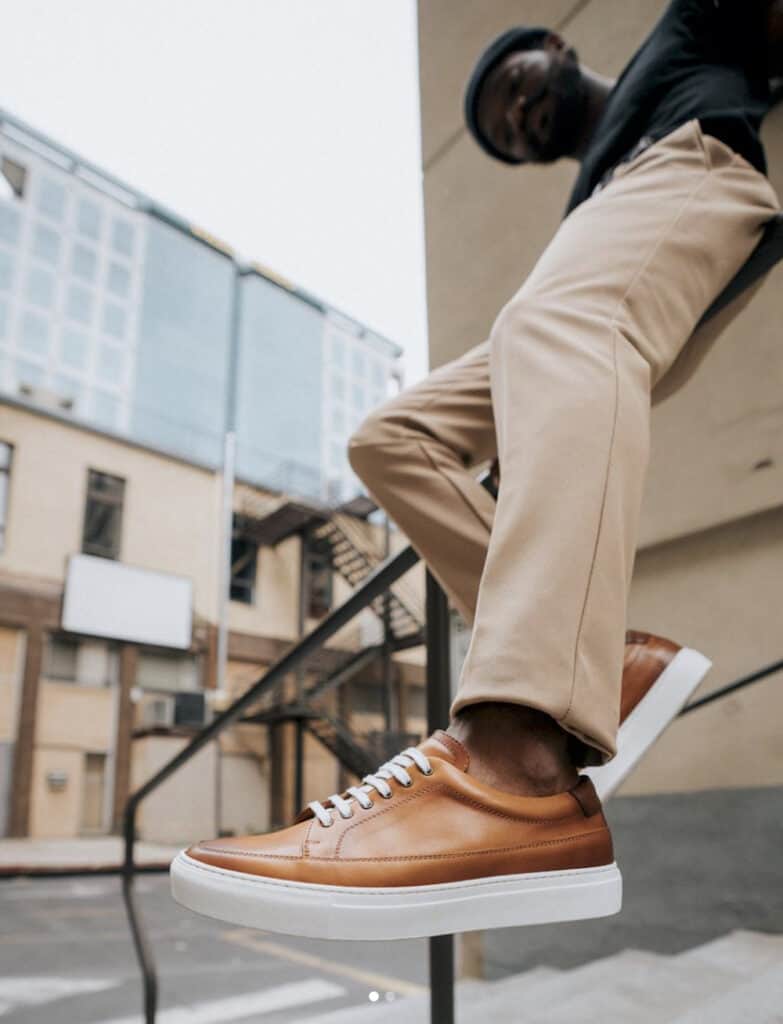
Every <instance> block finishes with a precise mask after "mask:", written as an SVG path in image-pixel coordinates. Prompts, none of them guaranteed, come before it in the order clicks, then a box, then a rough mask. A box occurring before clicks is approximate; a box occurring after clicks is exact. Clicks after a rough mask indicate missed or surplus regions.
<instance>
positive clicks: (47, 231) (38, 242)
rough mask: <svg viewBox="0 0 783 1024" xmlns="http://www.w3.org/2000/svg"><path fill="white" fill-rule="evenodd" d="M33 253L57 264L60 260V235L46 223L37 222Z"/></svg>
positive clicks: (54, 264)
mask: <svg viewBox="0 0 783 1024" xmlns="http://www.w3.org/2000/svg"><path fill="white" fill-rule="evenodd" d="M33 255H34V256H36V257H37V258H38V259H39V260H43V261H44V262H45V263H49V264H51V265H52V266H56V265H57V264H58V263H59V262H60V236H59V234H58V233H57V232H56V231H54V230H53V229H52V228H48V227H47V226H46V225H45V224H36V225H35V230H34V231H33Z"/></svg>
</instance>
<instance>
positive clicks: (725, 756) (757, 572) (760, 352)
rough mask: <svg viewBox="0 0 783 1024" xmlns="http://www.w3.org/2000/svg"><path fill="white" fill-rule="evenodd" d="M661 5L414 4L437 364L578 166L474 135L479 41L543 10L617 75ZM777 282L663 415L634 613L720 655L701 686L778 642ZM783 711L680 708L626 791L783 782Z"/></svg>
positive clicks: (506, 294) (541, 230)
mask: <svg viewBox="0 0 783 1024" xmlns="http://www.w3.org/2000/svg"><path fill="white" fill-rule="evenodd" d="M664 7H665V0H639V2H636V3H632V4H629V3H627V2H625V0H586V2H584V0H582V2H571V0H563V2H560V0H547V2H543V0H517V2H514V3H512V2H510V0H486V2H485V3H482V4H475V3H470V2H469V0H422V2H420V3H419V47H420V78H421V110H422V152H423V164H424V198H425V224H426V235H427V290H428V303H429V337H430V359H431V364H432V365H433V366H437V365H440V364H442V363H444V362H446V361H448V360H450V359H453V358H455V357H457V356H458V355H460V354H462V353H463V352H465V351H466V350H467V349H469V348H471V347H472V346H473V345H476V344H478V343H479V342H481V341H483V340H484V339H485V338H486V337H487V335H488V333H489V330H490V328H491V326H492V323H493V321H494V318H495V316H496V315H497V313H498V312H499V310H500V308H501V307H502V306H503V304H504V303H505V302H506V301H507V300H508V299H509V298H510V297H511V295H512V294H513V293H514V292H515V291H516V290H517V289H518V288H519V286H520V285H521V283H522V282H523V281H524V279H525V276H526V274H527V273H528V272H529V270H530V269H531V268H532V267H533V265H534V264H535V261H536V259H537V258H538V255H539V253H540V252H541V251H542V249H543V248H544V246H545V245H546V244H547V242H548V241H549V239H550V238H551V237H552V235H553V233H554V232H555V231H556V230H557V226H558V224H559V222H560V219H561V217H562V212H563V209H564V206H565V203H566V200H567V196H568V192H569V189H570V186H571V183H572V181H573V178H574V176H575V173H576V164H575V163H573V162H561V163H559V164H556V165H555V166H553V167H539V168H536V167H530V168H510V167H506V166H504V165H501V164H499V163H497V162H496V161H492V160H490V159H489V158H488V157H486V156H485V155H484V154H483V153H482V151H481V150H479V148H478V147H477V146H476V144H475V143H474V142H473V141H472V139H471V138H469V137H468V135H467V134H466V132H465V129H464V126H463V122H462V90H463V87H464V83H465V81H466V79H467V77H468V75H469V73H470V70H471V68H472V66H473V64H474V61H475V59H476V57H477V55H478V54H479V52H480V51H481V50H482V48H483V47H484V45H485V44H486V43H487V42H489V40H490V39H491V38H492V37H493V36H494V35H495V34H496V33H497V32H499V31H501V30H503V29H505V28H508V27H510V26H511V25H514V24H534V25H535V24H544V25H549V26H551V27H554V28H557V29H558V30H559V31H561V33H562V34H563V35H564V36H565V37H566V39H567V40H568V41H569V42H571V43H573V45H575V47H576V48H577V50H578V52H579V54H580V57H581V59H582V60H583V61H584V62H585V63H586V64H588V65H590V66H592V67H594V68H595V69H596V70H598V71H602V72H604V73H606V74H612V75H614V74H617V73H618V72H619V71H620V70H621V69H622V67H623V66H624V64H625V62H626V61H627V59H628V58H629V57H630V55H631V53H632V52H633V50H634V49H635V47H636V46H638V45H639V43H640V42H641V40H642V39H643V37H644V36H645V34H646V33H647V32H648V31H649V29H650V28H651V27H652V25H653V24H654V23H655V21H656V20H657V18H658V16H659V15H660V13H661V12H662V10H663V9H664ZM764 142H765V145H766V149H767V155H768V158H769V164H770V172H771V175H770V176H771V179H772V183H773V185H775V187H776V188H777V191H778V194H779V195H780V194H783V109H781V108H778V109H777V110H775V111H773V112H772V114H771V115H770V116H769V118H768V119H767V122H766V125H765V131H764ZM781 281H783V269H778V270H776V271H775V272H774V273H773V275H771V277H770V279H769V280H768V281H767V283H766V284H765V285H764V286H763V288H762V289H761V290H760V292H759V293H758V294H757V295H756V296H755V297H754V299H753V302H752V303H751V304H750V305H749V307H748V308H747V310H746V311H745V312H743V313H742V314H741V316H739V317H738V318H737V319H736V320H735V321H734V323H733V324H732V325H731V326H730V328H729V329H728V330H726V331H725V333H724V334H723V335H722V337H721V338H720V340H719V341H718V343H717V344H716V346H715V347H714V349H713V350H712V352H711V353H710V355H709V356H708V357H707V359H706V361H705V363H704V365H703V366H702V367H701V369H700V370H699V372H698V374H697V375H696V376H695V377H694V378H693V380H692V381H691V382H690V383H689V384H688V385H687V386H686V387H685V388H684V389H683V390H682V391H681V392H679V393H678V394H676V395H675V396H674V397H672V398H671V399H668V400H667V401H665V402H663V403H661V404H660V405H659V406H657V407H656V409H655V410H654V413H653V434H652V436H653V450H652V458H651V464H650V471H649V476H648V483H647V490H646V496H645V501H644V508H643V512H642V522H641V529H640V547H641V554H640V557H639V559H638V562H637V568H636V575H635V578H634V583H633V595H632V600H631V618H630V623H629V624H630V625H632V626H635V627H637V628H640V629H659V630H661V631H663V632H667V633H669V634H670V635H671V636H672V637H674V638H675V639H677V640H679V641H680V642H682V643H686V644H689V645H693V646H700V647H701V648H702V649H703V650H704V651H705V653H707V654H709V655H710V656H711V657H712V658H713V659H714V660H715V665H716V667H715V669H714V670H713V672H712V673H711V674H710V676H709V677H708V679H707V680H706V682H705V688H706V689H710V688H711V687H714V686H716V685H717V684H718V683H720V682H723V681H726V680H728V679H730V678H732V677H733V676H734V675H735V674H739V673H743V672H746V671H751V670H753V669H755V668H757V667H759V666H760V665H761V664H763V663H764V662H765V660H770V661H771V660H773V658H775V657H778V658H779V657H781V654H783V648H781V645H780V639H779V638H780V636H781V635H783V630H782V629H781V614H780V608H781V604H782V603H783V602H782V600H781V598H783V583H781V582H780V581H781V580H783V574H781V573H780V572H779V571H778V572H777V575H776V576H775V575H773V574H772V571H773V570H772V567H779V565H780V561H781V558H782V557H783V536H782V535H781V534H780V533H779V532H778V531H777V530H776V529H774V528H773V527H772V526H771V525H770V524H771V523H773V522H776V521H777V520H776V519H775V517H776V516H777V515H778V514H779V508H780V505H781V500H782V499H783V336H781V335H782V333H783V332H782V330H781V317H780V300H779V289H780V284H781ZM771 510H775V511H771ZM768 517H772V518H768ZM705 531H707V532H706V533H705ZM715 531H717V532H715ZM711 559H714V564H712V563H711V561H710V560H711ZM738 623H741V624H742V626H741V628H740V627H739V626H738ZM782 713H783V689H781V687H780V686H779V685H778V684H777V681H776V680H773V681H770V682H769V683H767V684H764V685H762V686H760V687H759V688H758V689H756V690H750V691H745V692H744V693H742V694H741V695H738V696H737V697H735V698H733V699H732V700H731V701H730V702H727V703H726V704H724V705H718V706H717V707H716V708H712V709H709V710H705V711H704V712H700V713H697V714H695V715H693V716H691V717H689V718H688V719H684V720H683V721H682V722H681V723H679V724H678V725H677V726H676V727H675V728H674V729H673V730H672V732H671V733H670V734H669V735H668V736H667V737H666V739H665V740H664V741H663V742H662V743H661V744H659V746H658V747H657V748H656V751H655V753H654V755H652V756H651V757H650V759H649V760H648V762H647V763H646V764H645V766H644V767H643V768H642V769H640V771H639V773H638V774H637V776H636V777H635V778H633V779H631V780H629V783H628V788H630V789H634V788H638V789H642V790H644V791H652V790H655V789H672V788H683V787H686V788H687V787H701V786H718V785H739V784H745V785H750V784H766V783H775V782H781V781H783V763H782V762H781V752H780V741H779V725H778V723H779V721H780V719H781V714H782ZM740 779H741V780H743V781H742V783H741V782H740V781H739V780H740Z"/></svg>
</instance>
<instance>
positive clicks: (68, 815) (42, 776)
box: [30, 748, 84, 839]
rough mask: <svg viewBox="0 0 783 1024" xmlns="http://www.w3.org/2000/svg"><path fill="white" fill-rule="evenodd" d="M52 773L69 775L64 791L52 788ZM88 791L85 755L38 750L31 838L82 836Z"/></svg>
mask: <svg viewBox="0 0 783 1024" xmlns="http://www.w3.org/2000/svg"><path fill="white" fill-rule="evenodd" d="M50 772H65V774H66V775H67V781H66V783H65V788H64V789H63V790H61V791H58V790H52V789H50V788H49V786H48V784H47V781H46V777H47V775H48V774H49V773H50ZM83 788H84V754H83V753H82V752H81V751H80V750H75V749H51V748H44V749H38V750H36V752H35V757H34V759H33V786H32V811H31V815H30V835H31V836H33V837H35V838H41V839H55V838H60V837H65V836H78V835H79V832H80V827H81V816H82V800H83Z"/></svg>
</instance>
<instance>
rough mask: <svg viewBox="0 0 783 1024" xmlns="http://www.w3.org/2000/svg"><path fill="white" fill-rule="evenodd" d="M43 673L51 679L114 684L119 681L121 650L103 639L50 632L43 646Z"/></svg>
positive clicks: (60, 681)
mask: <svg viewBox="0 0 783 1024" xmlns="http://www.w3.org/2000/svg"><path fill="white" fill-rule="evenodd" d="M43 676H44V678H45V679H46V680H48V681H49V682H56V683H75V684H78V685H79V686H99V687H102V686H113V685H115V684H116V683H117V682H118V680H119V653H118V650H117V647H116V646H115V645H114V644H111V643H106V642H105V641H103V640H83V639H80V638H79V637H76V636H72V635H70V634H68V633H50V634H49V636H48V637H47V640H46V647H45V649H44V664H43Z"/></svg>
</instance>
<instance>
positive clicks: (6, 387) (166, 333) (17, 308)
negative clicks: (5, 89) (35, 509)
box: [0, 111, 401, 503]
mask: <svg viewBox="0 0 783 1024" xmlns="http://www.w3.org/2000/svg"><path fill="white" fill-rule="evenodd" d="M0 167H1V169H2V173H1V174H0V393H2V394H5V395H6V396H8V397H11V398H14V399H16V400H18V401H22V402H29V403H32V404H34V405H36V406H38V407H46V408H49V409H50V410H52V411H54V412H57V413H59V414H60V415H65V416H70V417H73V418H75V419H77V420H79V421H81V422H83V423H87V424H89V425H91V426H93V427H95V428H96V429H99V430H102V431H106V432H109V433H113V434H118V435H120V436H123V437H127V438H129V439H131V440H133V441H136V442H139V443H143V444H145V445H147V446H149V447H151V448H154V449H156V450H161V451H165V452H167V453H170V454H174V455H177V456H179V457H182V458H185V459H187V460H189V461H193V462H196V463H199V464H204V465H206V466H209V467H217V466H219V465H220V462H221V459H222V452H223V439H224V435H225V432H226V430H227V429H229V428H232V427H233V428H234V429H235V431H236V434H237V472H238V475H239V477H240V478H242V479H245V480H247V481H248V482H250V483H254V484H258V485H260V486H263V487H269V488H273V489H278V490H281V491H285V492H287V493H289V494H294V495H301V496H304V497H311V498H318V499H321V500H325V501H329V502H333V503H338V502H340V501H344V500H348V499H350V498H351V497H353V496H354V494H355V493H357V491H358V490H359V489H360V487H359V483H358V481H357V480H356V479H355V478H354V477H353V475H352V473H351V471H350V468H349V466H348V463H347V459H346V455H345V447H346V441H347V438H348V436H349V435H350V432H351V431H352V430H353V429H354V427H355V426H356V425H357V424H358V423H359V422H360V420H361V419H362V418H363V416H364V415H365V414H366V413H367V411H369V410H370V409H372V408H373V407H374V406H376V405H377V404H379V403H380V402H381V401H382V400H383V398H384V397H385V396H386V395H387V394H388V393H389V392H390V390H392V389H396V387H398V386H399V383H400V370H399V366H400V361H399V360H400V355H401V349H400V348H399V346H397V345H395V344H393V343H392V342H390V341H389V340H387V339H386V338H383V337H381V336H380V335H378V334H376V333H374V332H372V331H370V330H368V329H367V328H365V327H364V326H363V325H361V324H359V323H357V322H355V321H354V320H352V319H350V318H349V317H346V316H345V315H343V314H341V313H339V312H338V311H337V310H334V309H331V308H330V307H329V306H328V305H327V304H326V303H324V302H322V301H320V300H318V299H316V298H315V297H313V296H311V295H309V294H307V293H305V292H304V291H303V290H301V289H299V288H296V287H295V286H293V285H291V284H289V283H288V282H285V281H283V280H281V279H280V278H279V277H277V276H276V275H274V274H273V273H271V272H269V271H267V270H265V269H263V268H261V267H259V266H257V265H254V264H245V263H243V262H242V261H241V260H240V259H239V258H238V257H237V256H236V254H234V253H233V252H232V250H231V249H229V248H228V247H227V246H225V245H224V244H222V243H221V242H219V241H217V240H216V239H214V238H212V237H211V236H209V235H208V234H206V233H205V232H203V231H200V230H198V229H196V228H194V227H193V226H192V225H189V224H187V223H185V222H184V221H182V220H181V219H179V218H178V217H176V216H175V215H172V214H171V213H170V212H169V211H167V210H164V209H163V208H162V207H160V206H159V205H157V204H156V203H154V202H153V201H152V200H150V199H149V198H148V197H146V196H143V195H141V194H140V193H138V192H136V191H135V190H133V189H132V188H130V187H129V186H128V185H126V184H124V183H122V182H119V181H117V180H116V179H114V178H113V177H111V176H110V175H107V174H105V173H103V172H102V171H100V170H99V169H98V168H96V167H94V166H92V165H90V164H89V163H88V162H87V161H85V160H83V159H82V158H81V157H79V156H78V155H77V154H74V153H71V152H69V151H67V150H65V149H63V148H62V147H60V146H58V145H57V144H56V143H54V142H52V141H51V140H50V139H47V138H45V137H44V136H42V135H41V134H40V133H38V132H36V131H34V130H33V129H31V128H30V127H29V126H27V125H24V124H22V123H21V122H20V121H18V120H17V119H15V118H13V117H11V116H9V115H7V114H6V113H4V112H2V111H0Z"/></svg>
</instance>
